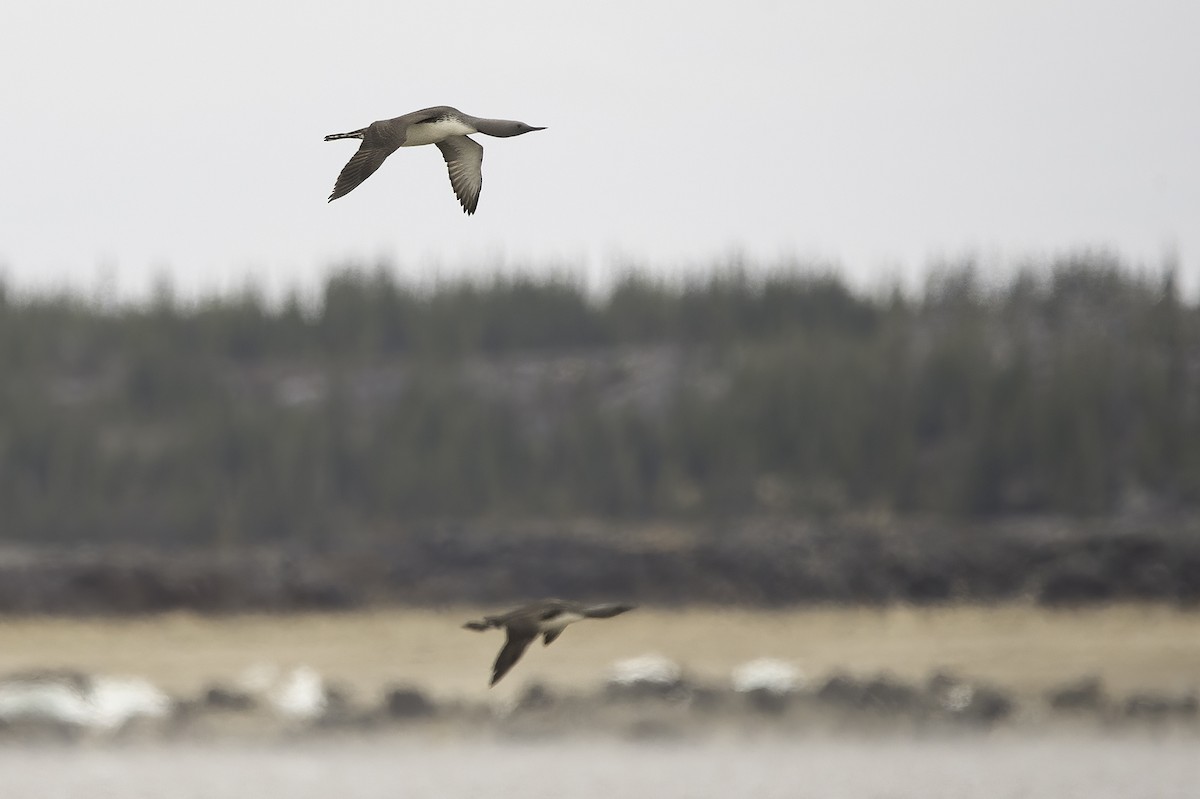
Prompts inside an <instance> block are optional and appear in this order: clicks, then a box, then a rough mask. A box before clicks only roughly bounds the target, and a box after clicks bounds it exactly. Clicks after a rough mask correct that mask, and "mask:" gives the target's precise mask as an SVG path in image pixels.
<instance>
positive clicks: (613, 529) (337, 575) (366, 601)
mask: <svg viewBox="0 0 1200 799" xmlns="http://www.w3.org/2000/svg"><path fill="white" fill-rule="evenodd" d="M555 595H557V596H570V597H575V598H578V599H592V598H601V597H612V596H620V597H623V598H628V599H631V600H635V601H639V602H646V603H654V604H660V605H668V606H670V605H683V604H689V603H735V604H741V605H746V606H758V607H778V606H787V605H794V604H801V603H808V602H838V603H853V604H883V603H890V602H905V603H913V604H933V603H943V602H954V601H968V602H1002V601H1015V600H1033V601H1036V602H1039V603H1042V604H1046V605H1059V604H1086V603H1094V602H1106V601H1115V600H1140V601H1159V602H1167V603H1172V604H1178V605H1184V606H1190V605H1194V604H1196V603H1197V602H1198V601H1200V522H1198V521H1197V520H1178V519H1176V520H1171V521H1169V522H1163V523H1161V524H1147V523H1138V524H1125V523H1121V522H1116V521H1109V522H1097V523H1081V522H1062V521H1057V520H1054V521H1051V520H1036V521H1031V520H1025V521H1020V522H997V523H978V522H972V523H963V524H955V523H951V522H936V523H934V522H903V523H901V522H895V521H883V520H837V521H820V522H818V521H807V520H797V519H752V520H743V521H737V522H733V521H731V522H725V523H707V524H704V525H699V524H688V523H682V522H661V523H637V524H628V525H620V524H612V523H598V522H597V523H583V522H581V523H577V524H574V525H569V526H564V525H560V524H550V523H523V524H522V523H486V522H462V523H442V524H428V525H424V526H420V527H416V526H413V527H409V528H406V529H405V530H404V531H403V534H399V535H392V536H389V537H388V539H387V540H385V541H384V540H381V541H379V542H377V543H370V544H368V543H362V542H358V543H347V544H346V546H345V547H344V548H342V549H339V550H332V551H331V550H325V551H320V552H317V551H308V550H302V549H284V548H274V549H247V550H241V551H234V552H228V553H223V554H212V553H198V552H180V551H158V550H149V549H141V550H132V549H125V550H112V549H105V550H95V551H90V550H80V549H72V550H36V549H19V550H16V549H10V550H4V551H0V612H4V613H61V614H89V613H98V614H123V613H152V612H160V611H167V610H176V609H189V610H195V611H199V612H206V613H222V612H239V611H276V612H286V611H296V610H313V609H321V610H337V609H348V608H354V607H362V606H367V605H371V604H380V603H386V604H416V605H420V604H438V603H489V604H490V603H503V602H511V601H515V600H520V599H524V598H528V597H531V596H555Z"/></svg>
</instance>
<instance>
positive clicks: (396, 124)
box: [325, 105, 545, 215]
mask: <svg viewBox="0 0 1200 799" xmlns="http://www.w3.org/2000/svg"><path fill="white" fill-rule="evenodd" d="M531 130H545V128H535V127H533V126H532V125H526V124H525V123H524V122H516V121H513V120H511V119H484V118H482V117H473V116H471V115H470V114H464V113H463V112H462V111H459V110H458V109H457V108H451V107H450V106H448V105H438V106H434V107H433V108H426V109H423V110H421V111H413V112H412V113H411V114H405V115H404V116H399V117H396V118H395V119H382V120H380V121H378V122H372V123H371V124H370V125H367V126H366V127H365V128H360V129H359V130H354V131H351V132H349V133H332V134H330V135H328V136H326V137H325V141H333V140H334V139H362V144H360V145H359V146H358V152H356V153H355V154H354V156H353V157H352V158H351V159H350V160H349V162H347V163H346V165H345V166H344V167H342V172H341V174H340V175H338V179H337V183H336V184H334V187H333V193H332V194H330V195H329V202H333V201H334V200H336V199H337V198H338V197H342V196H345V195H346V194H349V193H350V192H351V191H353V190H354V189H355V188H356V187H357V186H358V184H360V183H362V182H363V181H364V180H366V179H367V178H369V177H370V176H371V175H372V174H374V173H375V170H376V169H379V165H380V164H382V163H383V162H384V161H385V160H386V159H387V157H388V156H389V155H391V154H392V153H393V152H395V151H396V150H397V149H398V148H400V147H419V146H421V145H423V144H436V145H437V148H438V149H439V150H441V151H442V158H445V159H446V167H447V168H448V169H449V170H450V185H451V186H452V187H453V188H454V196H455V197H457V198H458V202H459V203H460V204H461V205H462V209H463V211H464V212H466V213H467V214H468V215H469V214H473V213H475V208H476V206H478V205H479V189H480V188H481V187H482V186H483V171H482V168H483V145H481V144H479V143H478V142H476V141H475V140H474V139H472V138H470V136H468V134H470V133H483V134H486V135H488V136H498V137H500V138H507V137H509V136H520V135H521V134H522V133H529V132H530V131H531Z"/></svg>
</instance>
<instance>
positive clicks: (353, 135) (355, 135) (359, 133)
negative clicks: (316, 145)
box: [325, 128, 367, 141]
mask: <svg viewBox="0 0 1200 799" xmlns="http://www.w3.org/2000/svg"><path fill="white" fill-rule="evenodd" d="M366 133H367V129H366V128H362V129H360V130H352V131H350V132H349V133H330V134H329V135H328V136H326V137H325V141H333V140H334V139H361V138H362V137H363V136H365V135H366Z"/></svg>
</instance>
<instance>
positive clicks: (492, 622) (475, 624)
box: [463, 616, 500, 632]
mask: <svg viewBox="0 0 1200 799" xmlns="http://www.w3.org/2000/svg"><path fill="white" fill-rule="evenodd" d="M499 626H500V624H499V623H498V622H497V621H496V618H495V617H494V616H484V617H483V621H469V622H467V623H466V624H464V625H463V629H464V630H477V631H480V632H482V631H483V630H490V629H492V628H493V627H499Z"/></svg>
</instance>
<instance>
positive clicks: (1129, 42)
mask: <svg viewBox="0 0 1200 799" xmlns="http://www.w3.org/2000/svg"><path fill="white" fill-rule="evenodd" d="M0 75H3V79H2V80H0V109H2V114H3V124H2V125H0V145H2V146H0V176H2V177H3V184H4V189H5V190H4V191H3V193H2V194H0V271H2V272H3V274H4V275H5V276H6V280H7V282H8V284H9V285H10V287H11V286H14V285H15V286H17V287H46V286H51V287H72V288H76V289H78V290H80V291H94V290H96V289H97V287H98V286H101V285H103V284H105V282H106V281H107V284H108V285H109V287H110V289H109V290H115V291H116V293H117V294H118V295H119V296H122V297H137V296H144V295H145V292H146V291H147V287H148V286H150V285H151V284H152V283H153V280H154V279H155V276H156V275H163V274H167V275H170V276H171V278H172V280H173V282H174V283H175V285H176V287H177V289H178V290H179V292H180V293H181V294H183V295H191V294H195V293H197V292H204V293H207V292H211V291H223V290H229V289H233V288H237V287H240V286H242V285H244V284H245V283H246V282H247V280H248V279H249V280H253V281H254V282H256V283H258V284H260V285H262V286H263V287H265V288H266V289H267V290H268V291H270V292H272V293H276V292H278V291H279V290H280V289H281V288H285V287H289V286H299V287H301V288H311V287H312V286H314V285H316V284H317V283H318V282H319V280H320V278H321V276H322V275H323V274H324V273H325V272H326V271H327V269H328V268H329V267H330V266H331V265H332V264H335V263H337V262H343V261H346V260H351V259H353V260H367V261H372V262H373V261H376V260H378V259H387V260H389V261H391V262H393V263H394V264H395V265H396V268H397V270H398V272H400V273H403V274H406V275H411V276H427V275H429V274H430V273H431V272H436V273H438V274H442V275H448V274H457V273H459V272H460V271H463V270H470V271H475V270H478V269H480V268H484V267H491V266H493V265H495V264H497V263H503V264H504V265H506V267H507V268H509V269H519V268H524V267H525V266H526V265H532V266H533V267H534V268H536V269H550V268H555V267H558V268H564V269H567V270H570V271H574V270H580V271H582V272H584V273H585V274H586V275H587V277H588V279H589V280H592V281H603V280H604V279H605V278H606V277H608V276H610V275H611V274H612V273H613V272H614V270H618V269H621V268H623V267H624V266H626V265H627V264H629V263H637V264H641V265H644V266H646V267H648V268H654V269H660V270H669V271H678V270H681V269H684V268H687V267H688V266H689V265H690V266H703V265H707V264H711V263H712V262H714V261H716V260H719V259H721V258H723V257H726V256H728V255H729V254H731V253H741V254H744V255H745V256H747V257H748V258H751V259H754V260H758V261H761V262H763V263H774V262H778V261H779V260H780V259H786V258H788V257H792V256H795V257H797V258H799V259H801V260H822V261H825V262H834V263H836V264H838V265H839V267H840V268H841V269H844V271H845V273H846V274H847V275H848V276H849V277H850V278H851V279H853V280H855V281H858V282H861V281H870V280H873V279H881V278H890V277H893V276H895V275H897V274H901V275H908V276H911V275H915V274H918V273H920V272H922V271H923V270H924V269H925V268H926V267H927V266H928V265H929V264H930V263H932V262H935V261H937V260H939V259H942V258H948V257H956V256H959V255H961V254H964V253H978V254H981V255H983V256H984V257H985V258H986V259H988V260H989V262H992V263H996V264H1001V263H1004V262H1012V261H1013V260H1016V259H1020V258H1023V257H1025V256H1040V255H1045V254H1053V253H1057V252H1062V251H1065V250H1071V249H1076V248H1081V247H1107V248H1110V249H1113V250H1115V251H1117V252H1118V253H1120V254H1121V255H1122V256H1124V257H1126V258H1127V259H1129V260H1130V261H1132V262H1137V263H1145V264H1147V265H1151V266H1154V265H1157V264H1159V263H1161V262H1162V260H1163V258H1164V257H1165V256H1166V255H1167V254H1169V253H1177V254H1178V256H1179V260H1180V264H1181V265H1182V267H1183V272H1184V278H1185V280H1186V281H1188V282H1189V283H1190V284H1191V285H1193V286H1194V285H1195V283H1196V282H1197V280H1196V277H1195V276H1196V274H1197V273H1198V272H1200V3H1196V2H1192V0H1175V1H1171V0H1138V1H1137V2H1133V1H1132V0H1131V1H1129V2H1123V1H1122V0H1092V2H1080V1H1073V2H1066V1H1065V0H1003V1H1002V2H959V1H958V0H944V1H938V0H909V2H896V1H895V0H840V1H839V2H836V3H833V2H824V1H822V2H796V1H795V0H791V1H789V2H737V3H733V2H721V3H717V2H703V1H702V2H678V3H675V2H659V3H655V2H648V0H636V1H633V0H604V2H589V3H575V2H565V1H564V0H507V2H496V0H487V1H486V2H469V1H468V0H455V2H453V3H446V4H444V5H439V4H437V3H411V2H398V1H397V0H344V1H342V2H330V1H329V0H318V1H315V2H314V1H312V0H288V2H247V1H246V0H238V1H237V2H224V0H207V2H203V3H188V4H177V3H169V2H163V1H162V0H108V2H103V3H99V2H93V1H92V0H82V1H79V2H62V1H56V0H43V1H42V2H25V3H19V4H18V3H6V4H5V7H4V10H3V11H2V12H0ZM439 104H447V105H453V106H457V107H458V108H461V109H462V110H464V111H466V112H468V113H471V114H475V115H478V116H495V117H505V118H513V119H520V120H523V121H525V122H528V123H530V124H533V125H546V126H548V130H546V131H544V132H540V133H531V134H528V135H526V136H521V137H518V138H513V139H492V138H489V137H486V136H477V137H476V138H477V139H478V140H479V141H480V142H481V143H482V144H483V145H484V147H485V158H484V184H483V193H482V196H481V198H480V204H479V211H478V213H477V214H476V215H475V216H474V217H466V216H464V215H463V214H462V212H461V211H460V210H459V207H458V203H457V202H456V201H455V199H454V196H453V194H452V193H451V190H450V186H449V182H448V180H447V177H446V173H445V166H444V164H443V162H442V159H441V157H440V154H439V153H438V152H437V150H436V149H435V148H432V147H424V148H412V149H405V150H402V151H399V152H397V153H396V154H394V155H393V156H392V157H391V158H389V159H388V161H387V163H385V164H384V166H383V167H382V168H381V169H380V170H379V172H377V173H376V174H375V175H374V176H372V177H371V179H370V180H368V181H367V182H366V183H364V184H363V185H362V186H360V187H359V188H358V189H357V190H355V191H354V192H353V193H352V194H350V195H348V196H346V197H345V198H343V199H340V200H338V201H336V202H334V203H331V204H326V202H325V198H326V197H327V196H328V194H329V191H330V189H331V188H332V185H333V181H334V179H335V177H336V176H337V173H338V171H339V170H340V169H341V167H342V165H343V164H344V163H345V162H346V160H347V159H348V158H349V157H350V155H351V154H352V153H353V152H354V149H355V146H356V144H357V143H356V142H346V141H339V142H329V143H326V142H323V141H322V137H323V136H324V135H325V134H327V133H335V132H342V131H347V130H353V129H355V128H358V127H361V126H364V125H366V124H368V123H370V122H371V121H373V120H376V119H383V118H387V117H392V116H397V115H399V114H403V113H407V112H409V111H413V110H416V109H419V108H423V107H425V106H430V105H439Z"/></svg>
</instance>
